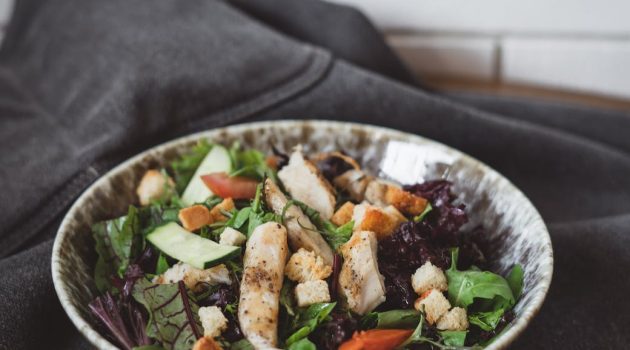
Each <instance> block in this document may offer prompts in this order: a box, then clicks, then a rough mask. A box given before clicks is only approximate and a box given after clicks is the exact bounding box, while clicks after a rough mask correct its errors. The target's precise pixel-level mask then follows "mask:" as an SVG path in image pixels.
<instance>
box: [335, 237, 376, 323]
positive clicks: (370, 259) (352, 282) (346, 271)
mask: <svg viewBox="0 0 630 350" xmlns="http://www.w3.org/2000/svg"><path fill="white" fill-rule="evenodd" d="M376 250H377V242H376V234H375V233H374V232H371V231H355V232H354V233H353V234H352V237H351V238H350V240H349V241H348V242H346V244H344V245H343V246H342V247H341V253H342V254H343V258H344V262H343V265H342V266H341V272H340V273H339V289H340V292H341V293H342V294H343V295H344V296H345V297H346V299H347V301H348V307H349V308H350V309H351V310H352V311H354V312H356V313H357V314H359V315H364V314H366V313H368V312H370V311H372V310H374V308H376V307H377V306H378V305H379V304H380V303H382V302H384V301H385V284H384V279H383V276H382V275H381V274H380V272H379V271H378V263H377V255H376Z"/></svg>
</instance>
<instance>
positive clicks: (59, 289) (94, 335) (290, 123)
mask: <svg viewBox="0 0 630 350" xmlns="http://www.w3.org/2000/svg"><path fill="white" fill-rule="evenodd" d="M304 124H308V125H309V126H312V127H314V128H326V127H338V128H339V129H343V127H347V128H360V129H364V130H365V131H366V132H369V133H381V134H383V135H387V136H388V137H391V138H393V139H395V138H398V139H400V138H405V139H407V140H408V141H409V142H411V143H415V144H421V143H431V144H433V145H434V146H435V147H436V148H438V149H440V148H441V149H442V150H444V151H446V152H449V153H455V154H458V155H459V156H461V157H462V158H464V159H467V160H469V161H473V162H475V163H478V165H479V166H480V167H481V168H482V169H483V170H484V171H485V172H489V173H494V174H495V175H497V177H499V178H500V179H502V180H503V181H505V183H506V185H507V188H508V189H509V190H511V191H513V193H514V195H515V196H517V197H521V200H524V201H525V202H527V203H529V205H530V206H531V209H532V210H533V213H534V214H535V219H536V220H537V221H540V224H541V225H540V228H541V231H540V232H538V235H539V239H541V240H543V241H544V242H542V246H543V247H544V249H545V250H548V251H545V252H544V253H545V254H547V259H548V260H547V261H548V262H549V264H548V266H547V267H548V269H549V271H548V272H549V273H545V274H544V276H543V277H542V279H541V281H540V283H539V284H538V287H539V289H538V291H537V293H536V294H535V295H534V296H533V297H532V299H531V301H530V302H529V304H528V305H526V306H525V307H524V309H523V312H522V315H521V316H520V317H518V318H516V319H515V321H513V323H512V324H511V325H510V327H509V328H508V329H506V330H504V331H503V332H502V333H500V334H499V335H498V336H497V337H496V338H495V339H494V341H493V342H492V343H491V344H489V345H488V346H487V347H486V349H490V350H497V349H504V348H506V347H507V346H508V345H510V343H512V342H513V341H514V340H515V339H516V338H517V337H518V336H519V335H520V334H521V333H522V332H523V331H524V330H525V328H526V327H527V325H528V324H529V322H531V320H532V319H533V318H534V316H536V314H537V313H538V311H539V310H540V308H541V307H542V305H543V302H544V301H545V297H546V296H547V292H548V291H549V287H550V285H551V279H552V275H553V248H552V245H551V238H550V236H549V232H548V230H547V227H546V225H545V224H544V221H543V219H542V217H541V216H540V213H538V210H537V209H536V207H535V206H534V205H533V204H532V203H531V201H530V200H529V198H527V196H525V194H523V192H521V191H520V190H519V189H518V188H517V187H516V186H515V185H514V184H512V182H511V181H510V180H508V179H507V178H506V177H505V176H503V175H501V174H500V173H499V172H497V171H496V170H494V169H492V168H491V167H489V166H488V165H486V164H485V163H483V162H481V161H479V160H477V159H475V158H473V157H471V156H469V155H468V154H466V153H464V152H461V151H459V150H456V149H454V148H452V147H449V146H446V145H444V144H442V143H440V142H437V141H433V140H431V139H428V138H425V137H422V136H418V135H414V134H409V133H405V132H402V131H398V130H395V129H390V128H385V127H379V126H374V125H368V124H360V123H349V122H338V121H329V120H278V121H263V122H254V123H245V124H236V125H232V126H227V127H222V128H216V129H210V130H205V131H201V132H197V133H194V134H190V135H187V136H183V137H179V138H177V139H174V140H172V141H168V142H165V143H162V144H160V145H157V146H155V147H152V148H150V149H147V150H145V151H143V152H141V153H139V154H138V155H136V156H134V157H132V158H129V159H128V160H126V161H124V162H122V163H121V164H119V165H118V166H116V167H114V168H113V169H111V170H110V171H108V172H107V173H106V174H105V175H103V176H102V177H101V178H99V179H98V180H97V181H95V182H94V183H93V184H92V185H90V186H89V187H88V188H87V189H86V190H85V191H84V192H83V193H82V194H81V196H79V198H78V199H77V200H76V201H75V202H74V204H73V205H72V207H70V210H68V212H67V214H66V215H65V217H64V219H63V221H62V222H61V225H60V226H59V230H58V231H57V235H56V237H55V242H54V245H53V251H52V263H51V269H52V277H53V284H54V286H55V291H56V293H57V296H58V297H59V301H60V302H61V306H62V307H63V309H64V310H65V311H66V313H67V314H68V317H69V318H70V320H71V321H72V323H74V325H75V326H76V327H77V329H78V330H79V332H81V334H83V336H85V337H86V338H87V339H88V341H90V342H91V343H92V344H93V345H94V346H96V347H97V348H99V349H112V350H115V349H118V348H117V347H116V346H114V345H113V344H111V343H110V342H109V341H108V340H107V339H105V338H104V337H103V336H102V335H101V334H99V333H98V332H97V331H96V330H95V329H94V328H93V327H92V326H91V325H90V324H89V322H88V321H86V320H85V319H84V318H83V317H81V315H80V314H79V312H78V310H77V309H76V308H75V307H74V306H73V305H72V303H71V302H70V299H71V297H70V295H69V293H68V291H67V290H66V283H65V281H64V280H63V279H62V278H61V276H62V274H61V264H60V260H61V254H60V248H61V242H62V241H63V240H64V239H65V238H66V235H67V233H68V230H67V229H66V227H68V225H69V222H70V221H71V220H72V218H73V217H74V216H75V215H76V212H77V210H78V209H79V208H80V207H81V206H82V205H83V204H84V202H85V201H86V200H87V199H88V198H89V197H90V196H92V195H93V192H94V190H95V188H98V187H99V186H101V185H103V184H105V183H106V181H107V179H108V178H110V177H112V176H116V175H117V174H119V173H121V172H122V171H123V170H124V169H126V168H128V167H130V166H132V165H133V164H136V163H140V162H142V161H143V159H145V157H146V156H147V155H148V154H150V153H163V152H164V151H165V150H167V149H171V148H176V147H177V146H178V145H180V144H187V143H190V142H191V141H196V140H198V139H201V138H208V139H212V138H213V137H215V136H217V135H219V134H221V133H222V132H225V131H227V132H230V133H234V134H238V133H243V132H245V131H247V130H249V129H261V128H265V129H267V128H273V127H282V128H290V127H299V126H301V125H304Z"/></svg>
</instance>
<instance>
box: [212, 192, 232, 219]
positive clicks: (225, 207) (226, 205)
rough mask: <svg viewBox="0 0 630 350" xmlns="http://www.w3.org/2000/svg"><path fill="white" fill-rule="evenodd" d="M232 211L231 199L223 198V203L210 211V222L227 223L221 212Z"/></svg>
mask: <svg viewBox="0 0 630 350" xmlns="http://www.w3.org/2000/svg"><path fill="white" fill-rule="evenodd" d="M232 209H234V200H232V198H225V199H224V200H223V202H221V203H219V204H217V205H215V206H214V208H212V210H210V216H211V217H212V222H219V221H227V220H228V217H227V216H225V215H223V213H222V211H230V210H232Z"/></svg>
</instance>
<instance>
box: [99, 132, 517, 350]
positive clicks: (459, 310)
mask: <svg viewBox="0 0 630 350" xmlns="http://www.w3.org/2000/svg"><path fill="white" fill-rule="evenodd" d="M451 185H452V184H451V183H450V182H448V181H445V180H435V181H427V182H424V183H421V184H413V185H407V186H404V187H401V186H398V185H396V184H393V183H390V182H387V181H384V180H382V179H378V178H376V177H373V176H371V175H370V174H368V173H367V172H365V171H364V170H362V169H361V168H360V166H359V163H358V162H357V161H356V160H354V159H352V158H350V157H348V156H347V155H345V154H343V153H340V152H330V153H320V154H312V155H310V157H307V156H305V155H304V154H303V152H302V150H301V147H299V146H298V147H296V149H295V150H294V151H293V152H292V153H291V155H290V156H289V155H287V154H284V153H282V152H280V151H278V150H277V149H275V148H273V154H270V155H266V154H264V153H262V152H260V151H258V150H253V149H242V148H241V147H240V145H239V144H238V143H236V144H233V145H231V146H230V147H229V148H226V147H224V146H222V145H217V144H211V143H209V142H206V141H201V142H199V143H198V144H197V145H195V146H194V147H193V148H192V149H191V150H190V151H189V153H187V154H185V155H182V156H181V157H179V158H177V159H175V160H174V161H172V162H171V163H170V164H168V166H166V167H164V168H163V169H151V170H148V171H147V172H146V174H145V175H144V176H143V178H142V179H141V180H140V182H139V185H138V188H137V196H138V199H139V203H138V204H139V205H138V204H133V205H130V206H129V207H128V210H127V212H126V214H125V215H124V216H121V217H118V218H114V219H111V220H106V221H103V222H99V223H97V224H95V225H94V226H93V227H92V235H93V238H94V241H95V251H96V253H97V255H98V258H97V261H96V264H95V269H94V281H95V284H96V288H97V289H98V291H99V293H100V296H99V297H97V298H96V299H95V300H94V301H92V302H91V303H90V304H89V309H90V310H91V311H92V314H93V316H94V318H95V321H96V324H97V325H98V327H99V330H100V331H101V333H102V334H103V335H104V336H105V337H107V338H108V339H109V340H110V341H111V342H112V343H114V344H116V345H117V346H119V347H120V348H122V349H138V350H139V349H143V350H158V349H166V350H171V349H174V350H184V349H186V350H188V349H196V350H204V349H259V348H270V347H276V348H286V349H293V350H297V349H337V348H339V349H343V350H349V349H354V350H359V349H416V348H439V349H463V348H482V347H483V346H485V345H487V344H488V343H490V342H491V341H492V339H493V337H494V336H496V335H497V334H498V333H500V332H501V331H502V330H503V329H504V328H505V327H506V326H508V325H509V323H510V321H511V319H512V317H513V312H512V308H513V307H514V305H515V304H516V303H517V301H518V300H519V297H520V295H521V292H522V289H523V278H524V271H523V268H522V266H520V265H514V267H513V268H512V270H511V271H510V272H509V273H508V274H507V275H506V276H505V277H504V276H501V275H499V274H496V273H493V272H491V271H487V270H483V269H484V268H487V266H488V263H487V261H486V258H485V257H486V255H487V252H486V251H485V250H486V249H487V248H485V241H484V234H483V229H482V228H480V227H477V228H475V229H473V230H471V231H466V230H463V229H462V227H463V226H464V224H465V223H466V222H467V215H466V212H465V206H464V205H463V204H462V203H459V202H458V200H457V198H456V197H455V196H454V194H453V193H452V191H451ZM285 255H286V257H285ZM267 310H268V311H267Z"/></svg>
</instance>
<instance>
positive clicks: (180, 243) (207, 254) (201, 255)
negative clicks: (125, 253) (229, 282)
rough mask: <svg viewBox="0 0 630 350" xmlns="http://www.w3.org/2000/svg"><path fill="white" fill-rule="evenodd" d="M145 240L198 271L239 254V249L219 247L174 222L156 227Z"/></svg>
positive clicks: (219, 245)
mask: <svg viewBox="0 0 630 350" xmlns="http://www.w3.org/2000/svg"><path fill="white" fill-rule="evenodd" d="M147 240H149V242H151V243H152V244H153V245H154V246H156V247H157V248H158V249H159V250H160V251H162V252H163V253H164V254H166V255H168V256H170V257H171V258H173V259H177V260H179V261H182V262H185V263H187V264H188V265H191V266H194V267H196V268H198V269H207V268H209V267H212V266H215V265H218V264H220V263H222V262H224V261H227V260H230V259H232V258H234V257H236V256H238V255H239V254H240V253H241V248H240V247H233V246H228V245H221V244H219V243H216V242H215V241H212V240H209V239H207V238H203V237H201V236H199V235H196V234H194V233H192V232H188V231H186V230H184V229H183V228H182V227H181V226H179V225H178V224H177V223H175V222H169V223H168V224H165V225H163V226H160V227H157V228H156V229H155V230H153V231H151V233H149V234H148V235H147Z"/></svg>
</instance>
